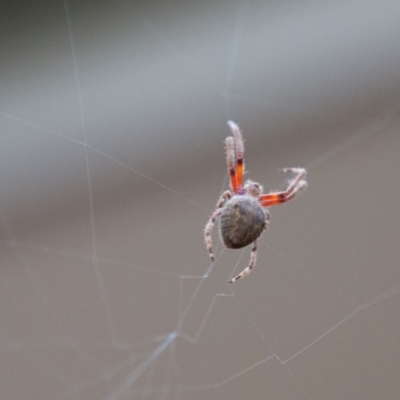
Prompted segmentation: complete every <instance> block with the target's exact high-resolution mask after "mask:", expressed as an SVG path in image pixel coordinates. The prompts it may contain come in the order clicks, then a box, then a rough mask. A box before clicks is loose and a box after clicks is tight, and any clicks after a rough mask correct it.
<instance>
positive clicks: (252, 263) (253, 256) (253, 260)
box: [228, 240, 257, 283]
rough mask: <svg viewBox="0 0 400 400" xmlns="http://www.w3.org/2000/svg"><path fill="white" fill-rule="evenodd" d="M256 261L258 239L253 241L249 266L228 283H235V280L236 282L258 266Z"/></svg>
mask: <svg viewBox="0 0 400 400" xmlns="http://www.w3.org/2000/svg"><path fill="white" fill-rule="evenodd" d="M256 262H257V240H255V241H254V242H253V247H252V248H251V254H250V263H249V266H248V267H247V268H245V269H244V270H243V271H242V272H241V273H240V274H239V275H237V276H235V277H234V278H233V279H231V280H230V281H229V282H228V283H233V282H236V281H237V280H238V279H241V278H244V277H245V276H246V275H248V274H249V273H250V272H251V271H252V269H253V268H254V267H255V266H256Z"/></svg>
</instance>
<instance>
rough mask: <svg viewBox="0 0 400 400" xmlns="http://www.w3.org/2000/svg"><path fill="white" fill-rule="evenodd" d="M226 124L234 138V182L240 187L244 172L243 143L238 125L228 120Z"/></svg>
mask: <svg viewBox="0 0 400 400" xmlns="http://www.w3.org/2000/svg"><path fill="white" fill-rule="evenodd" d="M228 125H229V127H230V128H231V131H232V135H233V137H234V138H235V145H236V163H237V165H236V169H237V171H236V184H237V187H238V189H240V188H241V187H242V185H243V172H244V158H243V155H244V145H243V138H242V133H241V132H240V129H239V127H238V126H237V125H236V124H235V123H234V122H233V121H228Z"/></svg>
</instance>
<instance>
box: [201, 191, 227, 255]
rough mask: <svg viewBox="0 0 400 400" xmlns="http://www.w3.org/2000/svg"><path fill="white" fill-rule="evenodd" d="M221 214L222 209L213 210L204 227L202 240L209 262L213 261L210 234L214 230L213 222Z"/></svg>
mask: <svg viewBox="0 0 400 400" xmlns="http://www.w3.org/2000/svg"><path fill="white" fill-rule="evenodd" d="M225 193H226V192H225ZM225 193H224V194H225ZM220 201H221V200H220ZM221 214H222V208H218V209H217V210H215V211H214V213H213V214H212V215H211V217H210V219H209V220H208V222H207V224H206V227H205V228H204V240H205V242H206V247H207V250H208V253H209V254H210V258H211V261H214V254H213V248H212V239H211V232H212V230H213V228H214V224H215V221H216V220H217V219H218V217H220V215H221Z"/></svg>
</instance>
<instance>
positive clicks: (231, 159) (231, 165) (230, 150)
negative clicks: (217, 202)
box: [225, 136, 238, 193]
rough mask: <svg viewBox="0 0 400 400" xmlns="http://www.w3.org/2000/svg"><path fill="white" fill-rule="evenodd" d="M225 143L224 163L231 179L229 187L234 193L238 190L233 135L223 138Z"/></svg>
mask: <svg viewBox="0 0 400 400" xmlns="http://www.w3.org/2000/svg"><path fill="white" fill-rule="evenodd" d="M225 143H226V164H227V165H228V171H229V176H230V180H231V189H232V191H233V192H234V193H237V191H238V184H237V179H236V171H235V150H234V141H233V137H231V136H228V137H227V138H226V139H225Z"/></svg>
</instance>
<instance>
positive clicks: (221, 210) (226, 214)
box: [204, 121, 307, 283]
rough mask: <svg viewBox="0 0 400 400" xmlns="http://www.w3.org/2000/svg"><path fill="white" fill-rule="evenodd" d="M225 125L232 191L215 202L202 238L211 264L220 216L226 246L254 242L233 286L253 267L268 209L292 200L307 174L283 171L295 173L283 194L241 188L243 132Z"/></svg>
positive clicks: (253, 185) (250, 183)
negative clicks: (228, 133)
mask: <svg viewBox="0 0 400 400" xmlns="http://www.w3.org/2000/svg"><path fill="white" fill-rule="evenodd" d="M228 125H229V127H230V128H231V131H232V135H233V137H232V136H228V137H227V138H226V140H225V144H226V162H227V164H228V171H229V175H230V187H231V190H227V191H225V192H224V193H223V194H222V196H221V197H220V199H219V200H218V203H217V208H216V210H215V211H214V212H213V214H212V215H211V217H210V219H209V220H208V222H207V225H206V227H205V229H204V238H205V242H206V246H207V250H208V252H209V254H210V258H211V261H214V254H213V248H212V241H211V232H212V229H213V227H214V224H215V221H216V220H217V219H218V218H219V217H220V235H221V238H222V241H223V243H224V244H225V246H226V247H228V248H230V249H240V248H242V247H245V246H247V245H249V244H250V243H253V247H252V249H251V255H250V263H249V265H248V267H247V268H245V269H244V270H243V271H242V272H241V273H240V274H239V275H237V276H236V277H234V278H232V279H231V280H230V281H229V282H228V283H232V282H236V281H237V280H238V279H241V278H243V277H245V276H246V275H248V274H249V273H250V272H251V271H252V269H253V268H254V267H255V265H256V261H257V239H258V238H259V237H260V235H261V234H262V233H263V231H264V230H265V229H267V227H268V224H269V221H270V213H269V211H268V209H267V207H270V206H275V205H277V204H281V203H285V202H287V201H289V200H291V199H293V197H294V196H296V194H297V193H299V192H300V191H301V190H302V189H304V188H305V187H306V186H307V182H306V180H305V177H306V175H307V171H306V170H305V169H304V168H284V169H283V172H289V173H292V174H295V177H294V178H293V179H292V180H291V181H289V184H288V187H287V189H286V190H285V191H283V192H273V193H269V194H263V193H262V192H263V187H262V186H261V185H260V184H259V183H257V182H254V181H251V180H247V181H246V182H245V184H244V185H243V184H242V179H243V173H244V159H243V154H244V145H243V138H242V133H241V132H240V129H239V127H238V126H237V125H236V124H235V123H234V122H233V121H228ZM235 153H236V169H235ZM232 192H233V193H232Z"/></svg>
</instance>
